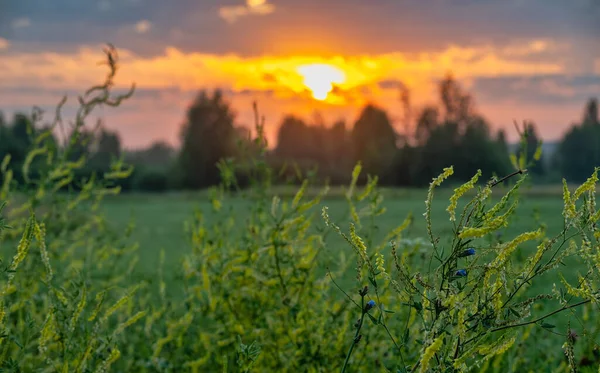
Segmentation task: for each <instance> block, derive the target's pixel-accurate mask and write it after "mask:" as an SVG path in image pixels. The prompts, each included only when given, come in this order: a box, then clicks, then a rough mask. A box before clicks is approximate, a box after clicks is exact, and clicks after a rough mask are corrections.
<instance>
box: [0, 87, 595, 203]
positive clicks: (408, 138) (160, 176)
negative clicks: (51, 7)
mask: <svg viewBox="0 0 600 373" xmlns="http://www.w3.org/2000/svg"><path fill="white" fill-rule="evenodd" d="M438 93H439V100H438V101H439V104H438V105H437V106H429V107H425V108H424V109H422V110H420V111H418V112H416V115H414V116H412V117H411V116H409V115H408V113H414V112H415V110H414V109H413V108H412V107H411V103H410V92H408V91H403V92H402V98H403V99H402V105H403V109H404V112H405V113H407V115H405V117H404V124H405V125H406V126H405V127H406V128H414V130H413V131H412V132H410V133H409V132H408V131H405V133H397V131H395V130H394V127H393V125H392V122H391V119H390V116H389V115H388V113H387V112H386V110H384V109H383V108H381V107H379V106H378V105H376V104H374V103H371V104H367V105H365V106H364V107H363V108H361V110H360V115H359V116H358V119H357V120H356V121H355V122H354V123H352V125H349V124H348V123H346V122H345V121H337V122H335V123H324V122H323V121H322V120H320V119H318V118H316V119H313V120H312V121H307V120H306V119H304V118H300V117H297V116H294V115H291V114H290V115H286V116H285V117H284V118H283V120H282V121H281V123H280V124H279V128H278V132H277V143H276V146H275V147H274V148H272V149H270V150H269V151H268V153H267V154H266V160H267V162H268V163H269V165H271V166H272V167H273V168H274V169H275V170H278V172H276V176H277V178H278V179H277V181H278V182H281V183H286V182H287V183H297V182H299V181H300V180H301V179H302V177H303V176H306V175H311V176H312V177H313V178H314V179H315V180H316V182H318V183H329V184H330V185H336V184H345V183H347V182H348V181H349V178H350V176H351V175H350V174H351V170H352V167H353V166H354V164H356V162H357V161H361V163H362V164H363V169H364V170H365V172H366V173H368V174H370V175H373V176H375V175H376V176H377V177H378V178H379V182H380V184H382V185H385V186H398V187H422V186H425V185H427V184H428V183H429V181H430V180H431V178H432V177H434V176H435V175H438V174H439V172H440V171H441V170H442V169H443V168H444V167H446V166H449V165H454V169H455V180H457V181H462V180H464V181H466V180H468V179H470V178H471V177H472V176H473V174H474V173H476V172H477V170H478V169H480V170H481V171H482V173H483V177H491V176H493V175H498V176H502V175H506V174H508V173H510V172H512V171H513V170H514V164H513V163H514V159H513V160H512V161H511V155H510V154H511V153H514V152H515V151H517V150H519V149H520V148H521V147H522V146H523V145H524V144H523V143H520V144H508V143H507V141H506V134H505V133H504V131H502V130H499V131H495V132H494V131H492V129H491V126H490V124H489V123H488V121H487V120H486V119H485V118H484V117H483V116H482V115H481V114H480V113H479V112H478V111H477V109H476V107H475V105H474V100H473V97H472V95H471V94H470V93H468V92H465V91H464V90H463V88H462V87H461V86H460V85H459V84H458V83H457V82H456V81H455V80H454V79H453V78H452V77H451V76H447V77H446V78H445V79H443V80H442V81H441V82H440V83H439V86H438ZM582 109H583V110H582V114H583V115H582V117H581V118H579V119H578V120H575V121H574V122H573V123H571V124H570V128H569V130H568V131H567V132H566V134H565V135H564V137H563V138H562V139H561V140H560V141H559V142H557V143H553V144H542V143H541V141H540V139H539V137H538V134H537V131H536V128H537V126H536V124H535V123H533V122H526V123H523V124H521V127H522V129H523V131H524V133H525V135H526V143H525V145H526V148H527V157H526V158H527V162H529V161H535V159H536V158H537V156H539V151H537V150H538V147H539V146H540V145H541V149H542V150H543V151H542V154H543V157H542V158H541V159H540V160H539V161H536V162H535V165H534V166H533V167H531V168H530V169H529V171H530V173H531V174H532V175H533V181H534V182H536V183H557V182H560V178H561V177H565V178H566V179H567V181H568V182H582V181H584V180H585V179H586V178H587V177H588V176H589V175H590V174H591V173H592V171H593V170H594V167H595V166H598V165H600V120H599V116H598V101H597V99H596V98H590V99H589V101H588V102H587V103H582ZM37 127H38V126H35V125H33V118H32V117H31V116H30V115H28V114H24V113H17V114H15V115H14V117H13V118H11V120H10V121H9V120H7V119H6V118H5V117H4V115H3V114H2V113H1V112H0V158H1V159H4V157H5V156H6V155H10V157H11V165H12V166H13V169H14V170H15V175H14V178H15V179H16V180H17V181H18V180H19V179H20V178H22V174H20V172H19V170H20V167H19V165H22V164H23V162H24V161H25V157H26V154H27V152H28V149H29V148H30V147H31V146H32V141H33V140H32V139H33V137H34V134H35V132H36V131H37V130H39V128H37ZM515 130H516V129H515ZM249 133H250V132H249V131H248V129H247V128H244V127H241V126H239V125H238V124H237V123H236V116H235V114H234V112H233V111H232V108H231V104H230V103H229V102H228V101H227V99H226V98H225V97H224V95H223V93H222V92H221V91H220V90H214V91H207V90H202V91H200V92H199V93H198V95H197V96H196V98H195V100H194V101H193V102H192V103H191V105H190V106H189V109H188V110H187V112H186V113H185V122H184V124H183V125H182V127H181V132H180V136H181V144H182V145H181V147H180V148H179V149H174V148H172V147H171V146H169V145H167V144H166V143H163V142H157V143H154V144H152V145H151V146H149V147H148V148H146V149H142V150H137V151H125V150H123V148H122V144H121V141H120V138H119V135H118V133H115V132H112V131H109V130H107V129H106V128H103V127H102V126H100V127H98V128H96V129H94V130H91V129H90V130H87V132H85V134H84V136H83V138H81V139H79V140H80V141H79V143H80V145H78V147H77V149H76V151H75V152H72V154H70V157H71V158H72V159H73V161H76V160H77V159H78V158H79V157H81V156H82V155H86V156H88V157H89V159H90V162H89V164H88V165H87V166H86V168H85V169H81V170H79V175H78V176H81V177H82V178H84V177H90V176H91V175H93V174H94V173H102V172H107V171H108V170H109V169H110V165H111V162H112V161H113V160H115V159H119V158H122V159H124V160H125V161H126V162H128V163H130V164H132V165H134V166H135V170H134V173H133V175H132V177H130V178H129V179H127V180H125V181H123V182H122V185H121V186H122V188H123V190H125V191H127V190H130V191H133V190H139V191H152V192H160V191H166V190H171V189H187V190H193V189H202V188H206V187H209V186H212V185H215V184H217V183H219V182H220V173H219V169H218V165H217V163H218V162H219V161H220V160H235V159H237V160H240V161H245V160H247V158H248V157H252V156H253V154H255V152H257V151H258V148H257V146H256V143H255V141H253V139H252V138H251V137H250V134H249ZM53 143H54V144H55V146H60V145H58V144H59V142H58V141H57V139H54V140H53ZM32 167H43V165H37V164H36V163H34V164H33V165H32ZM237 176H238V180H239V182H240V183H241V185H243V183H244V178H245V176H244V175H243V174H240V175H237ZM362 181H363V182H364V180H362ZM76 184H77V183H76V182H74V183H73V185H68V186H65V187H77V185H76Z"/></svg>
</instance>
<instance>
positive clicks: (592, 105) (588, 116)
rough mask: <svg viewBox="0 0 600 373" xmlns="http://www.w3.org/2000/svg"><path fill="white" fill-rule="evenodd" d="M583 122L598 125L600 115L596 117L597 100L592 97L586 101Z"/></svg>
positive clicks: (599, 123)
mask: <svg viewBox="0 0 600 373" xmlns="http://www.w3.org/2000/svg"><path fill="white" fill-rule="evenodd" d="M583 123H586V124H591V125H600V117H598V100H597V99H595V98H592V99H590V100H589V101H588V103H587V105H586V107H585V111H584V115H583Z"/></svg>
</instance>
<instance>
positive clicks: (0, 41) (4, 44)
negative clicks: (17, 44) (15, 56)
mask: <svg viewBox="0 0 600 373" xmlns="http://www.w3.org/2000/svg"><path fill="white" fill-rule="evenodd" d="M8 47H10V43H9V42H8V40H6V39H4V38H0V50H2V49H6V48H8Z"/></svg>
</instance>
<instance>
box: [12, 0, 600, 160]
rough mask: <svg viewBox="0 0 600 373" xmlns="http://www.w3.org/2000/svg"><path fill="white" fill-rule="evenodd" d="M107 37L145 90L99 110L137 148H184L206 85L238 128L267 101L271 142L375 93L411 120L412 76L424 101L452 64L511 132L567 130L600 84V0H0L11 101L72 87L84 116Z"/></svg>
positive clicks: (346, 114) (122, 75) (550, 136)
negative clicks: (407, 100)
mask: <svg viewBox="0 0 600 373" xmlns="http://www.w3.org/2000/svg"><path fill="white" fill-rule="evenodd" d="M106 42H110V43H112V44H114V45H115V47H116V48H117V49H118V51H119V57H120V69H119V72H118V75H117V78H116V86H115V90H116V92H125V91H126V90H127V89H128V87H129V86H130V84H131V83H133V82H135V84H136V87H137V88H136V92H135V94H134V96H133V97H132V98H131V99H130V100H129V101H127V102H125V103H124V104H123V106H122V107H119V108H102V109H100V110H98V111H96V112H95V113H93V117H99V118H101V119H102V120H103V121H104V122H105V125H106V127H108V128H110V129H112V130H116V131H118V132H119V134H120V135H121V138H122V142H123V143H124V145H125V146H126V147H128V148H140V147H144V146H147V145H149V144H151V143H152V142H154V141H158V140H164V141H167V142H169V143H171V144H173V145H177V144H178V143H179V141H180V138H179V136H180V127H181V124H182V123H183V121H184V120H185V111H186V109H187V107H188V106H189V104H190V103H191V101H192V100H193V99H194V97H195V96H196V95H197V94H198V92H199V91H200V90H201V89H211V90H212V89H214V88H220V89H222V90H223V91H224V92H225V93H226V96H227V99H228V100H229V101H230V102H231V104H232V107H233V108H234V111H235V112H236V113H237V123H238V124H240V125H246V126H252V124H253V112H252V103H253V102H254V101H256V102H257V103H258V107H259V110H260V112H261V114H263V115H264V116H265V120H266V128H267V134H268V135H269V137H270V138H271V142H273V139H274V135H275V132H276V129H277V127H278V126H279V123H280V122H281V119H282V118H283V116H284V115H285V114H287V113H294V114H296V115H300V116H302V117H304V118H306V119H307V120H311V119H312V118H313V116H314V115H315V113H317V112H318V113H320V115H321V116H322V117H323V118H324V119H325V121H326V122H328V123H331V122H333V121H335V120H337V119H341V118H343V119H345V120H346V122H347V123H348V125H349V126H351V125H352V123H354V121H355V120H356V118H357V116H358V115H359V111H360V108H361V107H362V105H364V104H365V103H367V102H373V103H375V104H377V105H380V106H382V107H384V108H385V109H386V110H388V111H389V113H390V115H391V118H392V120H393V121H394V123H395V124H396V123H398V127H400V124H399V123H400V120H401V117H402V109H401V104H400V102H399V89H400V87H406V88H407V89H408V90H409V91H410V93H411V99H412V102H413V105H414V106H415V108H414V111H415V112H418V110H419V109H420V108H422V107H424V106H425V105H430V104H437V103H438V97H437V93H436V84H437V82H438V81H439V80H440V79H441V78H443V77H444V76H445V75H446V74H447V73H448V72H452V74H453V75H454V76H455V77H456V79H457V80H458V81H459V82H460V83H461V84H462V85H463V87H464V88H465V89H466V90H468V91H469V92H470V93H472V94H473V96H474V99H475V105H476V108H477V110H478V111H479V112H480V113H481V114H482V115H483V116H484V117H485V118H486V119H487V120H488V121H489V122H490V124H491V126H492V127H493V129H499V128H503V129H505V130H506V132H507V135H508V137H509V139H512V140H514V139H515V138H516V137H517V133H516V131H515V130H514V126H513V121H514V120H517V121H523V120H533V121H534V122H535V123H536V124H537V127H538V131H539V133H540V135H541V137H542V138H543V139H544V140H546V141H553V140H556V139H558V138H560V137H561V136H562V135H563V134H564V132H565V131H566V130H567V129H568V126H569V125H570V124H571V123H573V122H576V121H578V120H580V118H581V116H582V111H583V107H584V105H585V103H586V101H587V100H588V99H590V98H592V97H596V98H598V97H600V1H598V0H570V1H565V0H498V1H492V0H370V1H366V0H362V1H360V0H302V1H299V0H171V1H162V0H118V1H117V0H86V1H81V0H53V1H47V0H19V1H14V0H0V110H3V111H4V112H5V113H7V114H8V115H12V113H14V112H16V111H27V112H29V111H30V110H31V107H32V106H34V105H36V106H39V107H41V108H42V109H46V110H47V111H49V112H51V111H52V109H53V108H54V107H55V105H56V104H57V103H58V102H59V101H60V99H61V98H62V96H63V95H65V94H67V95H68V98H69V100H68V101H67V105H66V106H65V114H72V113H73V112H74V110H75V109H76V107H77V94H79V93H82V92H83V91H85V89H87V88H88V87H90V86H91V85H94V84H96V83H98V82H100V81H101V80H102V78H103V77H104V74H105V72H106V71H105V67H103V66H101V65H98V62H99V61H102V60H103V58H104V57H103V52H102V47H103V44H104V43H106ZM50 114H51V113H49V114H47V115H48V116H50Z"/></svg>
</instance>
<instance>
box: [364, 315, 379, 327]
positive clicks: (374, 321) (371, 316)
mask: <svg viewBox="0 0 600 373" xmlns="http://www.w3.org/2000/svg"><path fill="white" fill-rule="evenodd" d="M367 316H369V319H371V321H372V322H373V324H375V325H378V324H379V321H377V319H376V318H375V317H374V316H373V315H371V314H370V313H367Z"/></svg>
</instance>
